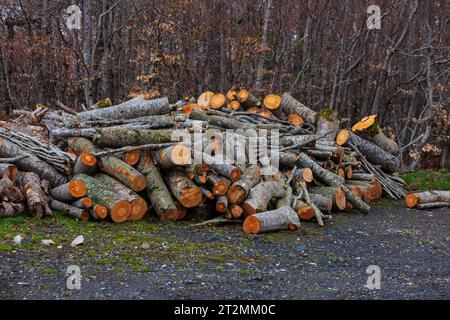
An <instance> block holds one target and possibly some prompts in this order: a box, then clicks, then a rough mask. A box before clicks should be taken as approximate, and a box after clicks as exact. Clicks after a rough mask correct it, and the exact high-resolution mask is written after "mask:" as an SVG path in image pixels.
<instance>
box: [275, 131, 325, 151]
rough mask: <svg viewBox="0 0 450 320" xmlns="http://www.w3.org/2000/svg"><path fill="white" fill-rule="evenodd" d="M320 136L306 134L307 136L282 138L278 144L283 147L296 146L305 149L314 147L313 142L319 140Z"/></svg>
mask: <svg viewBox="0 0 450 320" xmlns="http://www.w3.org/2000/svg"><path fill="white" fill-rule="evenodd" d="M321 136H322V135H321V134H308V135H296V136H282V137H281V138H280V144H281V145H282V146H283V147H289V146H294V145H295V146H296V147H298V148H300V147H306V146H308V145H314V141H316V140H318V139H320V137H321Z"/></svg>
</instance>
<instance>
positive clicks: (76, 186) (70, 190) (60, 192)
mask: <svg viewBox="0 0 450 320" xmlns="http://www.w3.org/2000/svg"><path fill="white" fill-rule="evenodd" d="M86 194H87V188H86V185H85V184H84V182H83V181H81V180H78V179H72V180H70V181H69V182H68V183H65V184H62V185H60V186H59V187H56V188H53V189H52V190H50V195H51V196H52V198H54V199H56V200H59V201H62V202H73V201H76V200H77V199H79V198H81V197H84V196H85V195H86Z"/></svg>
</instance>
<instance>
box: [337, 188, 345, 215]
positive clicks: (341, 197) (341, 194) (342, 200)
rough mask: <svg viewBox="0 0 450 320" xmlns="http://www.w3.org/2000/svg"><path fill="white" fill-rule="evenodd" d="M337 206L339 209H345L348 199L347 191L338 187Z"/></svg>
mask: <svg viewBox="0 0 450 320" xmlns="http://www.w3.org/2000/svg"><path fill="white" fill-rule="evenodd" d="M335 197H336V200H335V201H336V207H338V209H339V210H344V209H345V207H346V205H347V201H346V198H345V193H344V191H343V190H342V189H341V188H337V189H336V196H335Z"/></svg>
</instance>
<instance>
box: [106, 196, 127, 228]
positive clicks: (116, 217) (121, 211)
mask: <svg viewBox="0 0 450 320" xmlns="http://www.w3.org/2000/svg"><path fill="white" fill-rule="evenodd" d="M130 213H131V205H130V203H129V202H128V201H126V200H120V201H117V202H116V203H115V204H114V206H113V207H112V208H111V212H110V215H111V219H112V221H114V222H116V223H121V222H124V221H126V220H128V218H129V216H130Z"/></svg>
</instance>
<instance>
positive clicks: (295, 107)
mask: <svg viewBox="0 0 450 320" xmlns="http://www.w3.org/2000/svg"><path fill="white" fill-rule="evenodd" d="M280 110H281V111H282V112H283V113H284V114H285V115H286V116H287V115H290V114H297V115H299V116H300V117H302V118H303V120H305V122H306V123H309V124H315V123H316V112H315V111H313V110H311V109H310V108H308V107H306V106H305V105H304V104H302V103H301V102H300V101H298V100H296V99H295V98H294V97H292V96H291V95H290V94H289V93H284V94H283V95H282V96H281V105H280Z"/></svg>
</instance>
